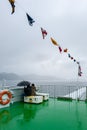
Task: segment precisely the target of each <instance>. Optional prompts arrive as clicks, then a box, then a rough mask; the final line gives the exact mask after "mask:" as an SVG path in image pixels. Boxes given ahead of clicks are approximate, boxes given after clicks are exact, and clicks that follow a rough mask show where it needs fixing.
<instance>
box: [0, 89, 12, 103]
mask: <svg viewBox="0 0 87 130" xmlns="http://www.w3.org/2000/svg"><path fill="white" fill-rule="evenodd" d="M5 94H6V95H7V96H8V98H7V99H6V100H5V101H4V100H3V98H2V97H3V95H5ZM11 98H12V94H11V92H9V91H8V90H4V91H2V92H0V104H2V105H6V104H8V103H9V102H10V99H11Z"/></svg>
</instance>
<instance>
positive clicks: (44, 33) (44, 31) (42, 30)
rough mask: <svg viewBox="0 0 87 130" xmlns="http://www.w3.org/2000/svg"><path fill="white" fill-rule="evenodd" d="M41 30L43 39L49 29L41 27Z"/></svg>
mask: <svg viewBox="0 0 87 130" xmlns="http://www.w3.org/2000/svg"><path fill="white" fill-rule="evenodd" d="M41 32H42V36H43V39H44V38H45V36H46V35H47V31H46V30H44V29H43V28H41Z"/></svg>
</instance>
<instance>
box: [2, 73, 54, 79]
mask: <svg viewBox="0 0 87 130" xmlns="http://www.w3.org/2000/svg"><path fill="white" fill-rule="evenodd" d="M54 79H55V80H56V79H57V78H55V77H53V76H42V75H36V74H29V75H21V76H20V75H18V74H15V73H6V72H3V73H0V80H54Z"/></svg>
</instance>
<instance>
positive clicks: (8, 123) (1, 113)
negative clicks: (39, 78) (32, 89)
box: [0, 99, 87, 130]
mask: <svg viewBox="0 0 87 130" xmlns="http://www.w3.org/2000/svg"><path fill="white" fill-rule="evenodd" d="M86 129H87V103H85V102H83V101H79V102H77V101H72V102H70V101H58V100H57V99H49V101H46V102H44V103H42V104H26V103H21V102H20V103H14V104H13V105H11V106H10V107H9V108H4V109H0V130H86Z"/></svg>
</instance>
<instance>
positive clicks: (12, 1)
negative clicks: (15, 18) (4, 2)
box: [8, 0, 15, 14]
mask: <svg viewBox="0 0 87 130" xmlns="http://www.w3.org/2000/svg"><path fill="white" fill-rule="evenodd" d="M8 1H9V2H10V4H11V7H12V12H11V14H13V13H14V12H15V0H8Z"/></svg>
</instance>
